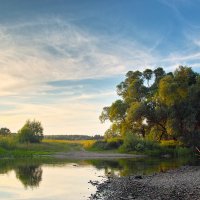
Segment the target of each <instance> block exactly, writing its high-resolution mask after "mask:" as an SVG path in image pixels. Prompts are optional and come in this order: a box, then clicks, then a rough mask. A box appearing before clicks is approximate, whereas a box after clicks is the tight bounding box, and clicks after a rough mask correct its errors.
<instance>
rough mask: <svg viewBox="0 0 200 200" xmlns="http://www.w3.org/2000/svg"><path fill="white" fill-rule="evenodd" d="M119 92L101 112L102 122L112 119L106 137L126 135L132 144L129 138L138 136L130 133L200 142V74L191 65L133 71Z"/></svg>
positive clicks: (154, 137) (152, 138) (151, 137)
mask: <svg viewBox="0 0 200 200" xmlns="http://www.w3.org/2000/svg"><path fill="white" fill-rule="evenodd" d="M117 94H118V95H119V96H120V99H119V100H116V101H115V102H114V103H112V104H111V106H107V107H104V108H103V111H102V113H101V115H100V120H101V122H104V121H106V120H109V121H110V122H111V127H110V128H109V129H108V130H107V131H106V133H105V137H106V138H112V137H124V138H125V144H124V145H126V144H127V145H131V144H128V143H127V140H128V139H127V138H129V139H130V140H133V139H134V138H130V137H133V136H129V135H127V134H128V133H132V135H136V136H138V137H139V138H143V139H145V140H146V139H148V140H154V141H159V142H160V141H161V140H167V141H170V140H171V141H172V140H173V141H177V143H180V144H181V145H185V146H187V147H195V146H200V75H199V74H198V73H195V72H194V71H193V70H192V69H191V68H189V67H183V66H180V67H179V68H177V69H176V70H175V71H174V72H169V73H166V72H165V71H164V70H163V69H162V68H157V69H155V70H151V69H146V70H144V71H143V72H140V71H129V72H128V73H127V74H126V78H125V80H124V81H123V82H121V83H120V84H119V85H118V86H117ZM126 136H127V137H126ZM145 140H144V141H145ZM132 142H133V141H132ZM133 143H134V142H133ZM143 146H144V144H141V143H140V144H138V145H137V148H138V149H143ZM127 147H128V146H127ZM134 148H135V146H134Z"/></svg>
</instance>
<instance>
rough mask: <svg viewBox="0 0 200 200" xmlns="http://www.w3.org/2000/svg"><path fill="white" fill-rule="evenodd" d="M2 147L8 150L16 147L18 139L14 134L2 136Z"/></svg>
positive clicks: (0, 143) (0, 140) (0, 138)
mask: <svg viewBox="0 0 200 200" xmlns="http://www.w3.org/2000/svg"><path fill="white" fill-rule="evenodd" d="M0 147H1V148H4V149H6V150H13V149H15V148H16V139H15V138H14V137H12V136H7V137H0Z"/></svg>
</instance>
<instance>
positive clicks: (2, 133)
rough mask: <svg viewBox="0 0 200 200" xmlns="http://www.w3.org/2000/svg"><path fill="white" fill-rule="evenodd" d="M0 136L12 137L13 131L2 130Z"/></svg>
mask: <svg viewBox="0 0 200 200" xmlns="http://www.w3.org/2000/svg"><path fill="white" fill-rule="evenodd" d="M0 135H1V136H9V135H11V131H10V130H9V129H8V128H1V129H0Z"/></svg>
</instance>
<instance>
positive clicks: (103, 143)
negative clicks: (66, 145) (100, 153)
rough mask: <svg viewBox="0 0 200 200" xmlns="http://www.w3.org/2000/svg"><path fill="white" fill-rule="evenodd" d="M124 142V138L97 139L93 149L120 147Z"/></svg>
mask: <svg viewBox="0 0 200 200" xmlns="http://www.w3.org/2000/svg"><path fill="white" fill-rule="evenodd" d="M122 144H123V140H122V139H120V138H112V139H107V140H99V141H96V142H95V143H94V144H93V145H92V147H91V149H96V150H114V149H118V148H119V147H120V146H121V145H122Z"/></svg>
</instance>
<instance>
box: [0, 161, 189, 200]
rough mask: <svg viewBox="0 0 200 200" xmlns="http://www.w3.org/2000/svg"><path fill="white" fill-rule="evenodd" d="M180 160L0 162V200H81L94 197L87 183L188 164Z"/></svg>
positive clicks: (93, 189) (93, 190) (93, 191)
mask: <svg viewBox="0 0 200 200" xmlns="http://www.w3.org/2000/svg"><path fill="white" fill-rule="evenodd" d="M188 163H189V162H188V161H187V160H183V159H179V160H177V159H173V160H172V159H161V160H156V159H149V158H148V159H147V158H145V159H119V160H87V161H67V160H66V161H49V160H0V199H2V200H7V199H9V200H10V199H12V200H23V199H29V200H39V199H40V200H65V199H68V200H84V199H88V197H89V196H90V195H91V194H92V193H95V191H96V188H95V186H92V185H91V184H90V183H88V182H89V181H90V180H92V181H102V180H105V179H106V176H107V174H112V175H113V176H126V175H134V174H151V173H154V172H160V171H165V170H167V169H171V168H176V167H179V166H181V165H185V164H188Z"/></svg>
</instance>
